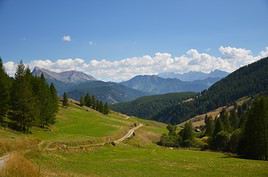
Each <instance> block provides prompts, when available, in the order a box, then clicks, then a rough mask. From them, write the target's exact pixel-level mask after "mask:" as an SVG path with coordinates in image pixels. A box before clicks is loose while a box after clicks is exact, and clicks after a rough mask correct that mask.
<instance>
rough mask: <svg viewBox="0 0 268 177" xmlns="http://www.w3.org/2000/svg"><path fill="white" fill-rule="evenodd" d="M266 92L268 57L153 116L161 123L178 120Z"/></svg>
mask: <svg viewBox="0 0 268 177" xmlns="http://www.w3.org/2000/svg"><path fill="white" fill-rule="evenodd" d="M266 91H268V58H263V59H261V60H259V61H257V62H255V63H252V64H250V65H247V66H244V67H242V68H240V69H238V70H236V71H235V72H233V73H231V74H230V75H228V76H227V77H226V78H224V79H222V80H220V81H219V82H217V83H215V84H214V85H212V86H211V87H210V88H209V89H208V90H205V91H203V92H202V93H201V94H200V95H199V96H198V97H196V98H195V99H194V100H193V101H191V102H185V103H180V104H176V105H173V106H170V107H168V108H166V109H165V110H163V111H162V112H160V113H159V114H158V115H156V116H155V117H154V119H155V120H158V121H163V122H172V123H179V122H182V121H184V120H186V119H188V118H190V117H193V116H195V115H197V114H202V113H206V112H208V111H210V110H213V109H215V108H217V107H220V106H224V105H228V104H230V103H232V102H234V101H235V100H237V99H239V98H241V97H244V96H252V95H255V94H258V93H261V92H266Z"/></svg>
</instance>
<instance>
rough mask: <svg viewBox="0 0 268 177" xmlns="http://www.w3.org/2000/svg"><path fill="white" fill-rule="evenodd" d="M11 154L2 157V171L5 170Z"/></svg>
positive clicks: (0, 162)
mask: <svg viewBox="0 0 268 177" xmlns="http://www.w3.org/2000/svg"><path fill="white" fill-rule="evenodd" d="M9 156H10V154H6V155H4V156H2V157H0V170H1V169H2V168H4V166H5V163H6V162H7V161H8V159H9Z"/></svg>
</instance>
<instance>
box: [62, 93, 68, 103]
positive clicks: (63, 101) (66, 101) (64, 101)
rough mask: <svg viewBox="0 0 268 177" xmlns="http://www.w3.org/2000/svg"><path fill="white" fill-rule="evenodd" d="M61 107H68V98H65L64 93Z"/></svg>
mask: <svg viewBox="0 0 268 177" xmlns="http://www.w3.org/2000/svg"><path fill="white" fill-rule="evenodd" d="M62 105H63V106H68V96H67V93H66V92H64V93H63V100H62Z"/></svg>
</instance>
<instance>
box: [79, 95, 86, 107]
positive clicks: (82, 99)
mask: <svg viewBox="0 0 268 177" xmlns="http://www.w3.org/2000/svg"><path fill="white" fill-rule="evenodd" d="M84 105H85V97H83V96H81V97H80V106H84Z"/></svg>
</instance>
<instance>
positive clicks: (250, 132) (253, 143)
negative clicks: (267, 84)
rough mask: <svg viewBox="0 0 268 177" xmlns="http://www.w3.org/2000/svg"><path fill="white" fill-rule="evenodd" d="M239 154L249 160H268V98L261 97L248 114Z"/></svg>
mask: <svg viewBox="0 0 268 177" xmlns="http://www.w3.org/2000/svg"><path fill="white" fill-rule="evenodd" d="M239 153H240V154H242V155H245V156H247V157H249V158H253V159H260V160H268V98H267V97H260V98H258V99H256V101H255V102H254V103H253V106H252V108H251V109H250V111H249V113H248V118H247V121H246V124H245V129H244V134H243V138H242V140H241V142H240V145H239Z"/></svg>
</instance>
